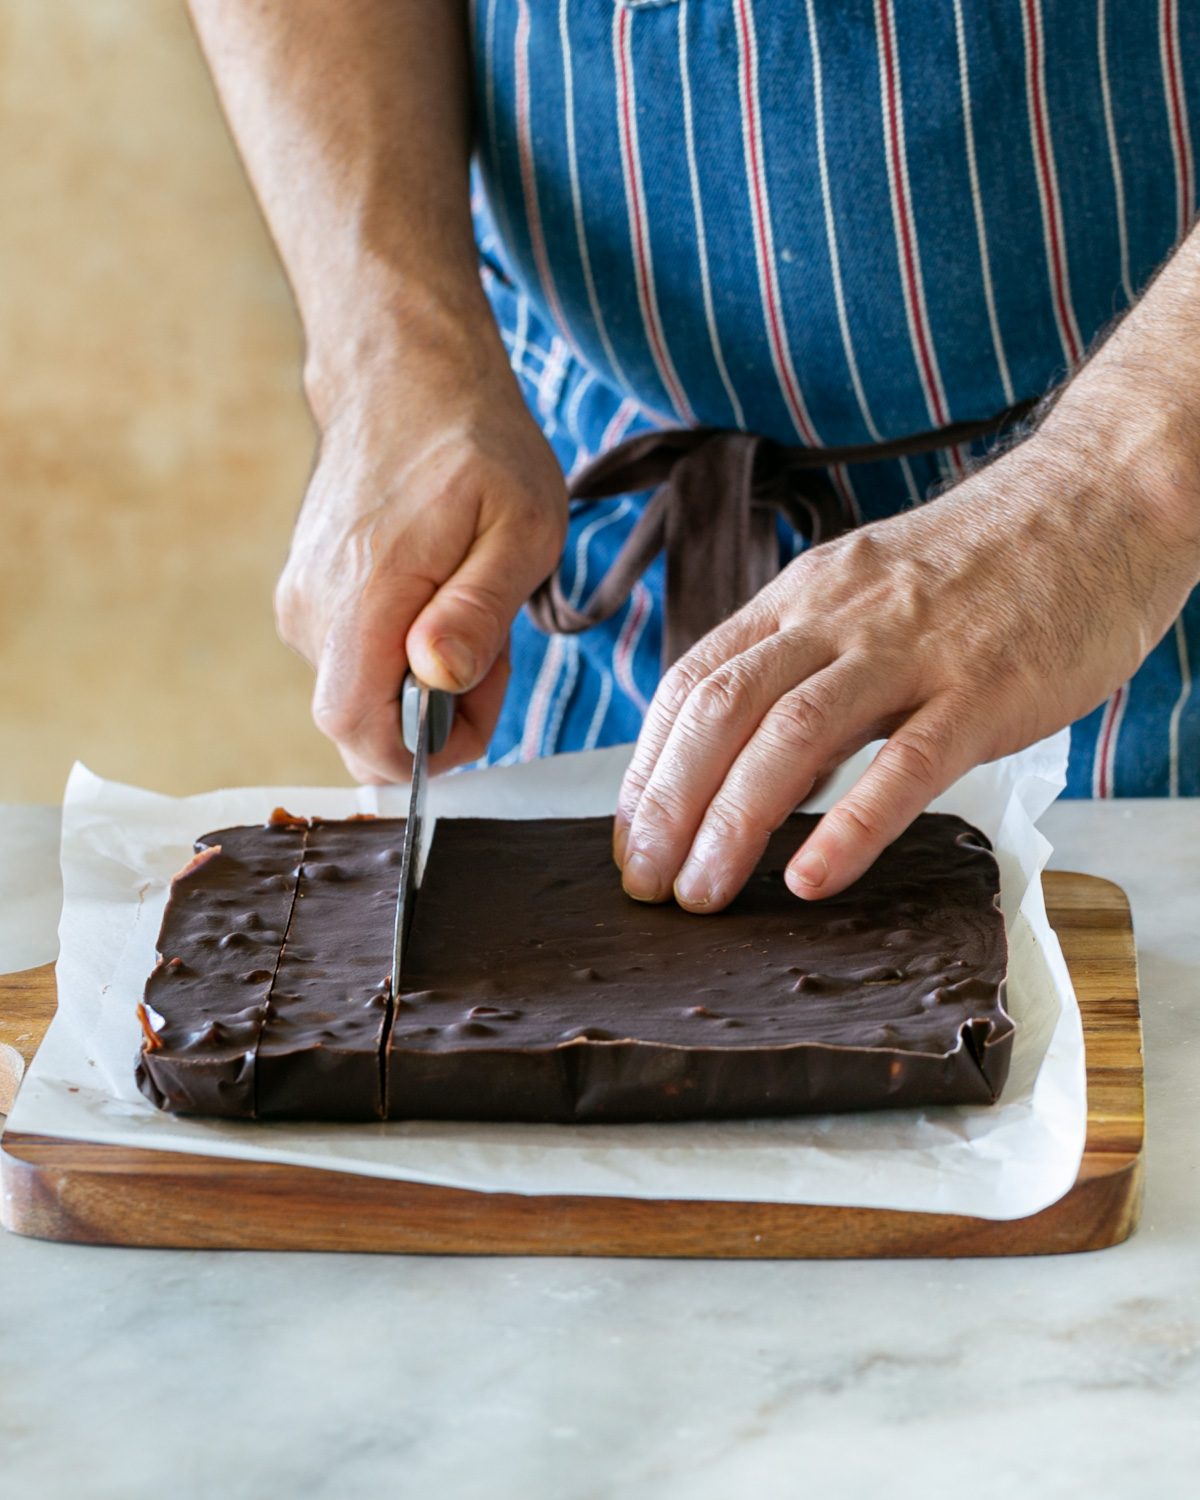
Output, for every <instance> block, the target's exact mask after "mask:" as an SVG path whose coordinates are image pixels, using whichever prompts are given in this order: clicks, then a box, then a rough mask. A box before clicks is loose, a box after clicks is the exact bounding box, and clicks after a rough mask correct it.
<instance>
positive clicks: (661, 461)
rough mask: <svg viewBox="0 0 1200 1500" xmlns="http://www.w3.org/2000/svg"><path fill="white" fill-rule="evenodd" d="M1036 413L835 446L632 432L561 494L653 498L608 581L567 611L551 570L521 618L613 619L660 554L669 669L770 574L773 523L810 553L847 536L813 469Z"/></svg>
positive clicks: (556, 628)
mask: <svg viewBox="0 0 1200 1500" xmlns="http://www.w3.org/2000/svg"><path fill="white" fill-rule="evenodd" d="M1035 404H1036V403H1035V402H1034V401H1023V402H1021V403H1019V404H1018V405H1017V406H1013V407H1009V408H1008V409H1007V410H1005V411H1002V412H1000V413H999V414H998V415H997V416H994V417H989V418H986V419H984V420H983V421H978V422H958V423H955V424H954V425H953V426H952V427H943V428H941V429H940V430H939V431H936V432H922V433H915V434H913V435H912V436H910V437H903V438H896V439H894V440H893V441H891V442H887V443H860V444H854V445H851V446H847V447H841V448H802V447H786V446H784V445H783V444H780V443H775V442H772V441H771V440H770V439H769V438H763V437H759V436H758V435H757V434H755V433H752V432H738V431H731V430H729V429H726V428H721V427H695V428H682V427H681V428H671V429H668V430H666V431H662V432H645V433H640V434H639V435H638V436H637V437H632V438H629V439H628V440H627V441H626V442H624V443H618V444H617V446H616V447H615V448H612V449H610V450H609V452H607V453H603V454H601V455H600V457H599V458H597V459H595V460H593V462H591V463H590V464H588V465H586V466H585V467H584V468H583V469H581V470H580V471H579V473H578V474H577V475H576V476H575V478H574V479H573V480H572V482H571V485H570V490H569V494H570V498H571V499H572V500H600V499H604V498H607V497H609V496H613V495H626V494H637V493H638V492H639V491H641V490H647V489H653V494H652V495H651V496H650V499H649V501H648V502H647V504H646V507H645V509H644V510H643V511H642V514H641V515H640V516H639V517H638V520H637V522H636V523H635V525H634V527H633V530H632V531H631V532H630V533H629V535H628V537H626V539H625V542H624V544H623V545H622V547H621V550H620V551H619V552H618V554H617V556H616V558H615V559H614V560H613V563H612V565H611V567H610V568H609V570H608V572H607V573H605V575H604V577H603V578H601V580H600V582H599V583H598V584H597V586H596V588H595V590H594V591H593V592H592V594H591V597H590V598H589V599H587V601H586V602H585V603H584V604H583V605H582V606H577V605H574V604H572V603H571V602H570V600H569V599H568V598H567V595H566V592H565V590H564V589H563V586H562V579H561V577H560V575H559V572H558V569H555V571H554V572H553V573H552V574H551V575H550V577H549V578H547V579H546V581H545V582H544V583H542V584H541V585H540V586H539V587H538V589H537V590H536V592H535V593H534V595H533V598H532V599H530V601H529V613H530V615H531V616H532V618H533V622H534V624H535V625H537V626H538V628H539V629H541V630H544V631H546V632H547V633H548V634H554V633H557V634H563V635H576V634H578V633H579V632H581V631H584V630H589V629H591V627H592V626H594V625H599V624H601V623H602V622H603V621H604V620H608V619H611V618H612V616H613V615H615V614H616V612H617V611H618V610H619V609H620V608H621V606H622V605H623V604H624V603H625V601H626V600H627V599H628V598H629V595H630V593H631V592H632V590H633V586H634V584H635V583H636V582H637V580H638V579H639V578H640V577H641V576H642V574H643V573H644V572H645V571H646V569H647V568H648V567H649V566H650V564H651V563H652V562H653V561H654V559H655V558H656V557H657V556H658V554H659V553H660V552H661V551H662V550H663V549H664V548H665V549H666V554H667V588H666V599H665V601H664V617H665V618H664V628H663V666H664V667H667V666H669V665H670V664H671V663H672V662H674V661H676V660H678V658H679V657H680V656H682V655H683V654H684V653H685V652H686V651H688V650H690V648H691V647H692V646H694V645H695V644H696V642H697V641H698V640H700V639H701V638H702V637H703V636H705V635H707V634H708V632H709V631H710V630H711V629H713V627H714V626H716V625H719V624H720V623H721V621H722V620H724V619H727V618H728V617H729V616H730V615H731V614H732V613H733V612H734V611H735V610H737V609H740V608H741V606H742V605H743V604H745V603H746V602H747V600H749V599H751V598H752V597H753V596H754V595H755V594H756V593H758V591H759V590H760V589H762V588H765V586H766V585H767V584H768V583H770V581H771V579H772V578H774V577H775V575H776V574H777V573H778V572H779V544H778V539H777V537H776V529H775V527H776V518H777V517H778V516H779V515H782V516H784V517H785V518H786V519H787V521H788V522H789V523H790V524H791V526H792V527H793V528H794V529H795V530H796V531H797V532H799V533H800V534H801V535H802V536H803V537H805V538H806V540H807V541H808V542H809V543H810V544H813V545H815V544H817V543H819V542H825V541H829V540H830V539H831V538H833V537H835V536H839V535H840V534H841V533H842V532H844V531H846V530H848V529H849V523H848V522H847V519H846V516H845V513H844V511H843V509H842V507H841V505H840V503H839V501H838V498H837V496H836V494H835V492H834V490H833V486H832V485H831V484H830V482H829V480H828V478H827V477H826V476H825V474H824V473H823V472H821V471H822V470H824V469H826V468H829V467H831V466H834V465H837V464H859V463H878V462H882V461H883V460H885V459H896V458H906V457H908V456H909V455H912V454H918V453H931V452H936V451H937V450H938V449H941V448H952V447H954V446H955V445H956V444H958V443H970V442H974V441H976V440H977V439H979V438H981V437H988V436H991V435H999V434H1000V433H1001V432H1003V431H1005V430H1006V429H1008V428H1009V427H1011V426H1013V425H1014V424H1015V423H1017V422H1020V421H1021V420H1022V419H1023V418H1025V417H1026V416H1027V415H1028V414H1029V413H1030V412H1031V411H1032V410H1033V407H1034V406H1035Z"/></svg>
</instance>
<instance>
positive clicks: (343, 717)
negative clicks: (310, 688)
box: [312, 698, 362, 745]
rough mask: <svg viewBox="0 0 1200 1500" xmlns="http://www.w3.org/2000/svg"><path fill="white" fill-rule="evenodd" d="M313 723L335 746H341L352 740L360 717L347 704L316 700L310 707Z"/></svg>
mask: <svg viewBox="0 0 1200 1500" xmlns="http://www.w3.org/2000/svg"><path fill="white" fill-rule="evenodd" d="M312 716H313V723H314V724H315V725H316V726H317V728H318V729H319V730H320V731H321V733H322V734H324V735H327V736H328V737H329V738H330V739H331V740H333V741H334V742H335V743H336V744H339V745H342V744H345V743H347V742H348V741H350V740H352V739H353V738H354V735H355V732H356V731H357V729H358V726H359V725H360V724H361V722H362V716H361V715H360V714H359V713H358V712H357V711H356V710H355V709H354V708H352V707H351V706H350V705H349V704H347V703H344V702H336V701H331V700H329V699H327V698H317V699H315V700H314V701H313V706H312Z"/></svg>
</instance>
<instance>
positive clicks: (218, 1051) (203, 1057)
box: [137, 824, 306, 1118]
mask: <svg viewBox="0 0 1200 1500" xmlns="http://www.w3.org/2000/svg"><path fill="white" fill-rule="evenodd" d="M305 833H306V829H305V828H304V827H303V826H296V825H289V824H280V825H276V826H271V825H267V826H264V827H257V828H226V829H222V830H221V831H220V832H219V833H210V834H205V836H204V837H203V838H201V839H198V840H197V841H196V845H195V848H196V858H195V859H193V861H192V862H191V864H190V865H188V866H187V867H186V868H185V869H184V870H183V871H181V872H180V874H179V875H177V876H176V877H175V879H174V881H173V882H172V885H171V893H170V896H169V897H168V899H167V906H166V910H165V911H164V913H163V920H162V929H161V931H160V934H159V939H158V951H159V954H160V958H159V962H158V964H157V965H156V967H155V969H154V972H153V973H152V974H151V975H150V978H149V980H148V981H147V983H146V990H145V998H144V1006H143V1012H142V1025H143V1029H144V1031H145V1041H144V1044H143V1049H142V1053H141V1056H140V1057H139V1059H138V1065H137V1081H138V1086H139V1088H140V1089H141V1090H142V1092H143V1093H144V1094H145V1095H146V1096H147V1098H149V1099H150V1100H151V1101H152V1102H153V1103H154V1104H156V1105H158V1107H159V1108H160V1109H169V1110H172V1111H174V1112H175V1113H176V1114H181V1115H196V1114H201V1115H225V1116H233V1117H243V1118H249V1117H251V1116H252V1115H253V1114H254V1111H255V1103H254V1060H255V1054H256V1052H257V1049H258V1041H259V1035H260V1033H261V1031H262V1027H263V1023H264V1021H265V1020H266V1016H267V1001H268V997H269V996H270V993H271V986H272V984H273V982H274V979H275V967H276V964H277V963H278V961H279V953H280V949H281V948H282V946H283V940H284V935H285V933H286V932H287V927H288V922H289V920H290V919H291V914H292V904H293V901H294V899H295V895H296V889H297V886H298V883H299V865H300V859H301V855H302V853H303V849H304V840H305Z"/></svg>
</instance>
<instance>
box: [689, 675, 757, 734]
mask: <svg viewBox="0 0 1200 1500" xmlns="http://www.w3.org/2000/svg"><path fill="white" fill-rule="evenodd" d="M748 688H749V685H748V684H747V682H746V680H745V678H744V677H742V676H741V674H740V673H738V672H737V671H736V670H734V668H732V667H729V666H725V667H719V668H718V669H717V670H716V671H715V672H711V673H710V674H709V675H708V676H707V677H705V678H704V679H703V681H702V682H700V683H698V684H697V685H696V687H695V688H694V689H693V690H692V692H691V694H690V696H689V698H688V701H687V712H688V715H689V716H690V717H691V718H692V719H698V720H700V721H701V722H702V723H704V724H709V723H713V722H718V723H719V722H721V721H723V720H725V719H735V718H737V717H738V715H739V713H740V712H741V710H742V708H743V705H744V704H745V702H746V698H747V695H748Z"/></svg>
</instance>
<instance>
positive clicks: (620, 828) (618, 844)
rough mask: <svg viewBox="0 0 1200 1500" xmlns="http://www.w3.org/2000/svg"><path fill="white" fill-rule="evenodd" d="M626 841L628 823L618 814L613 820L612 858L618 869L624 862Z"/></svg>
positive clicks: (627, 838)
mask: <svg viewBox="0 0 1200 1500" xmlns="http://www.w3.org/2000/svg"><path fill="white" fill-rule="evenodd" d="M628 842H629V824H628V823H626V822H625V821H624V820H623V819H622V818H621V817H619V816H618V817H617V818H615V819H614V821H613V859H614V860H615V861H616V865H617V869H618V870H619V869H621V868H622V867H623V866H624V864H625V845H626V844H627V843H628Z"/></svg>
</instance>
